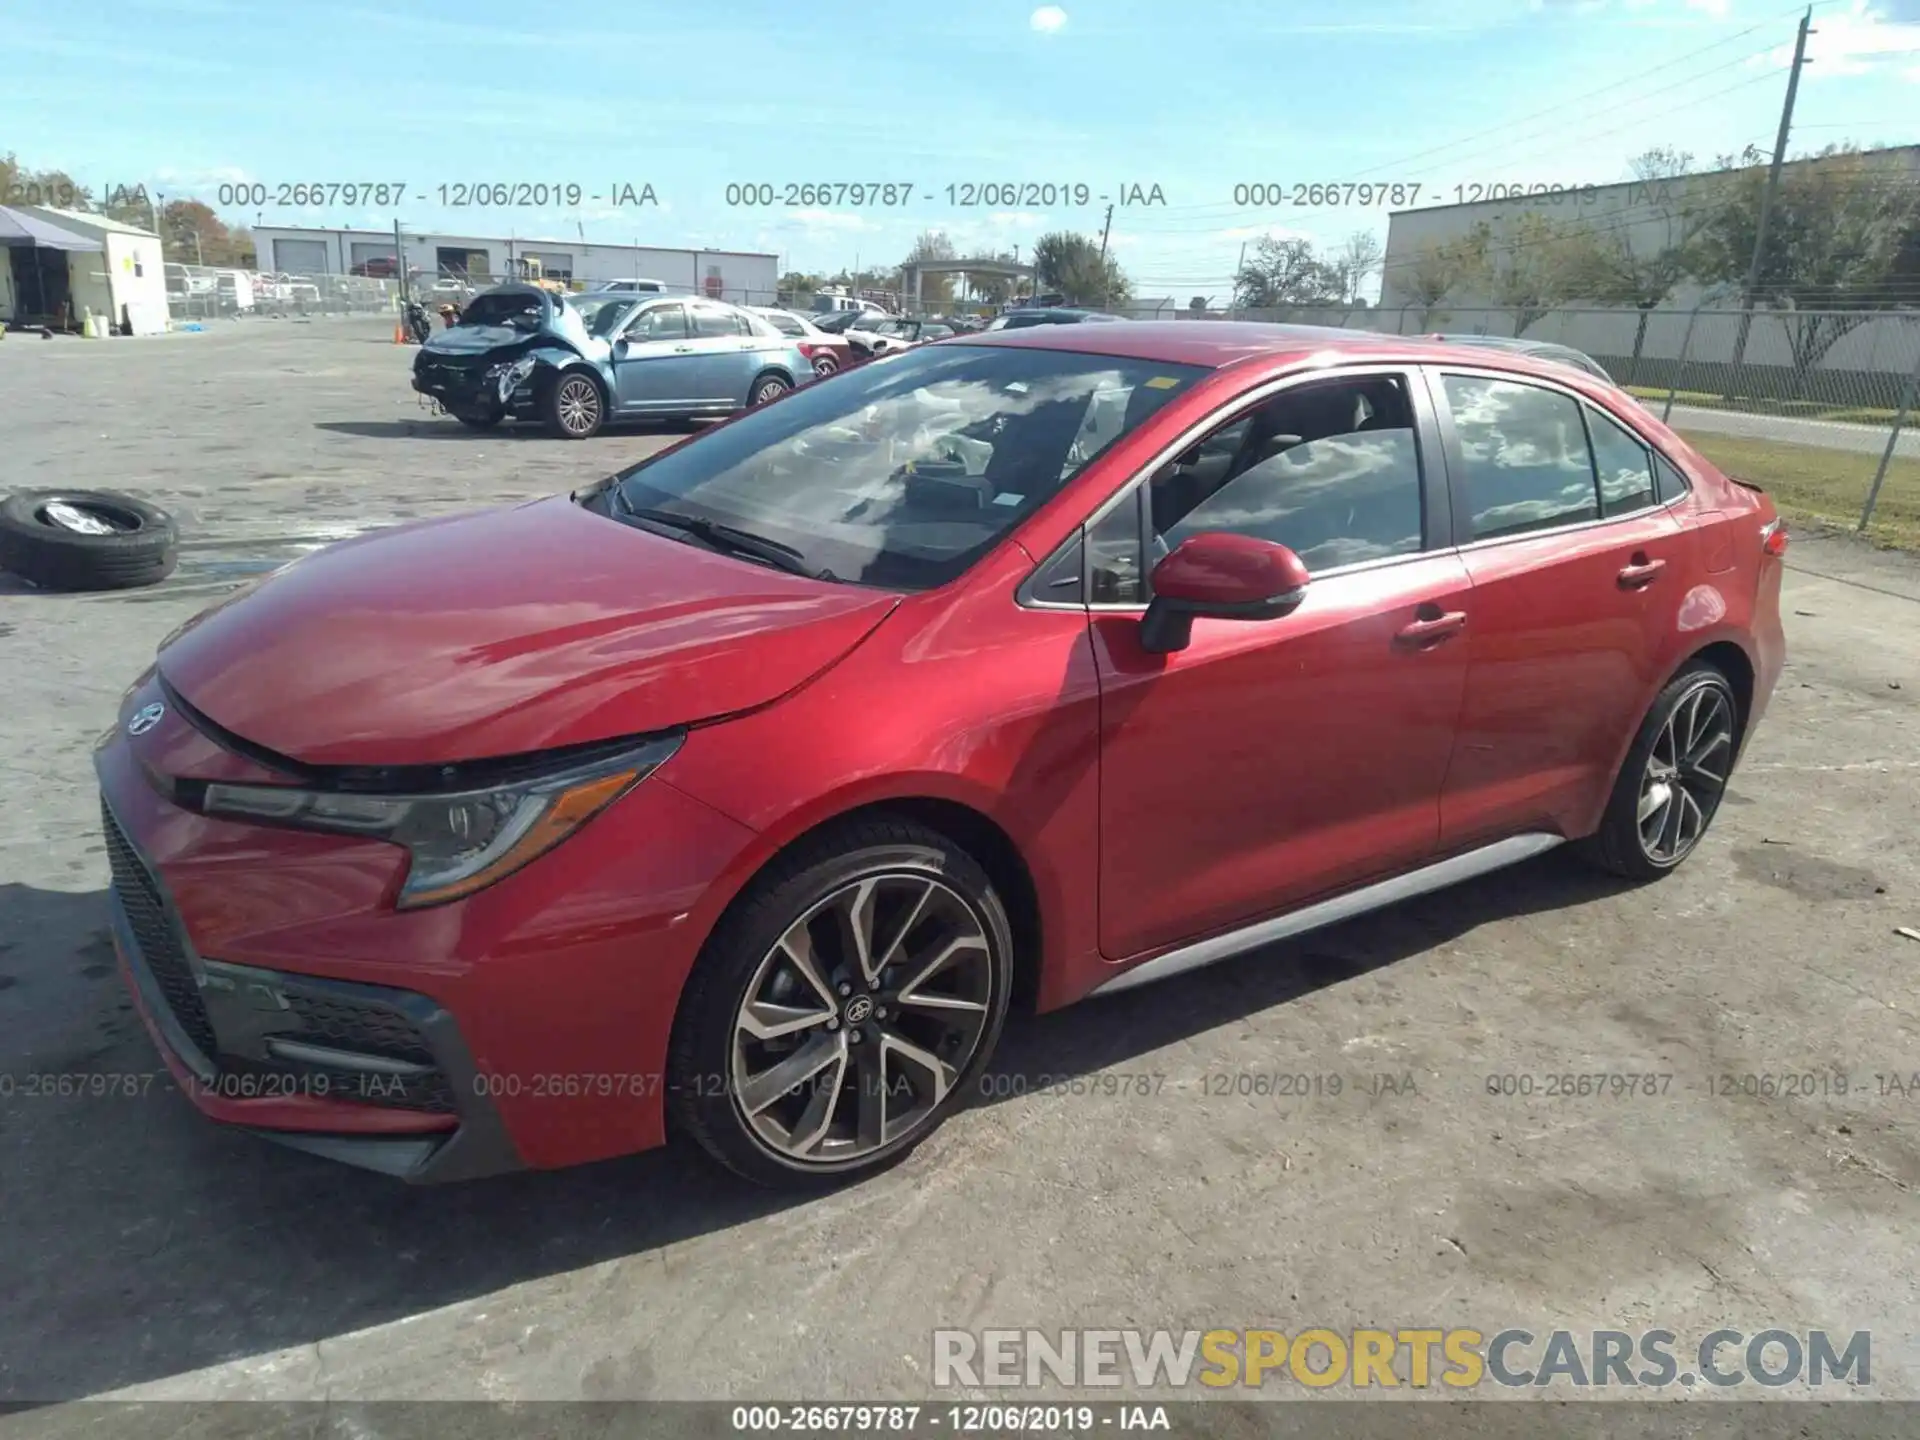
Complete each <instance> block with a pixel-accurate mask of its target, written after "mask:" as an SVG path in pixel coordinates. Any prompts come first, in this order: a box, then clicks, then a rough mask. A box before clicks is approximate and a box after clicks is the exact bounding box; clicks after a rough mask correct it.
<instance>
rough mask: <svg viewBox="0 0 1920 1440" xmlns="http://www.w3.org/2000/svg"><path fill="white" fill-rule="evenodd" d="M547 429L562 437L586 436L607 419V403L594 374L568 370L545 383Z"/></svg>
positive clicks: (581, 437)
mask: <svg viewBox="0 0 1920 1440" xmlns="http://www.w3.org/2000/svg"><path fill="white" fill-rule="evenodd" d="M546 410H547V416H546V419H547V429H548V430H549V431H551V432H552V433H553V434H555V435H558V436H559V437H560V438H561V439H563V440H585V439H587V438H588V437H589V436H592V435H595V434H597V433H599V430H600V427H601V426H602V425H603V424H605V423H606V418H607V407H606V403H605V401H604V400H603V399H602V398H601V395H600V387H599V385H597V384H596V383H595V382H594V380H593V377H592V376H590V375H588V374H586V373H585V372H584V371H581V370H569V371H566V372H565V373H564V374H562V375H560V376H559V377H558V378H557V379H555V380H554V382H553V383H552V384H551V385H549V386H548V387H547V405H546Z"/></svg>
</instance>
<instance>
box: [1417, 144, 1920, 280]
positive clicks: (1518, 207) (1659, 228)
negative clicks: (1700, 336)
mask: <svg viewBox="0 0 1920 1440" xmlns="http://www.w3.org/2000/svg"><path fill="white" fill-rule="evenodd" d="M1862 158H1864V159H1866V160H1868V161H1869V163H1871V164H1873V165H1875V166H1877V167H1880V168H1883V169H1885V170H1886V172H1887V176H1888V181H1889V183H1906V184H1914V183H1920V145H1902V146H1893V147H1889V148H1886V149H1881V150H1872V151H1868V152H1866V153H1865V155H1864V156H1863V157H1862ZM1821 163H1822V162H1821V161H1820V160H1819V159H1807V160H1794V161H1789V162H1788V167H1787V168H1789V169H1797V168H1799V167H1801V166H1804V165H1819V164H1821ZM1725 180H1726V175H1725V172H1700V173H1696V174H1692V175H1680V176H1675V177H1673V178H1671V179H1665V180H1634V181H1628V182H1625V183H1623V184H1618V185H1586V186H1580V185H1574V186H1544V187H1542V186H1533V185H1511V186H1509V185H1501V184H1475V185H1469V186H1456V187H1455V190H1456V191H1457V192H1459V193H1462V194H1464V195H1465V196H1466V197H1467V198H1466V200H1465V201H1464V203H1459V204H1453V205H1430V206H1426V207H1424V208H1421V209H1417V210H1397V211H1395V212H1394V213H1393V214H1392V215H1391V216H1390V217H1389V219H1388V221H1387V248H1386V256H1385V259H1384V263H1383V266H1382V283H1381V296H1380V308H1381V309H1383V310H1392V309H1399V308H1402V307H1414V308H1418V307H1419V303H1420V301H1419V296H1418V295H1417V294H1416V293H1415V288H1416V287H1415V286H1414V285H1413V284H1412V276H1413V273H1414V270H1415V267H1416V266H1417V265H1418V264H1419V262H1420V260H1421V257H1422V256H1423V255H1425V254H1427V253H1429V252H1430V251H1431V250H1432V249H1433V248H1434V247H1436V246H1440V245H1444V244H1446V243H1448V242H1449V241H1455V240H1462V239H1464V238H1466V236H1468V235H1469V234H1471V233H1472V232H1473V229H1474V227H1475V226H1477V225H1481V224H1484V225H1486V227H1487V229H1488V232H1489V235H1490V237H1491V241H1492V244H1493V245H1494V246H1495V247H1496V248H1498V247H1500V246H1502V245H1512V244H1513V243H1515V240H1516V236H1517V233H1518V232H1519V230H1520V227H1521V226H1522V225H1523V224H1524V223H1526V217H1528V216H1536V215H1537V216H1539V217H1540V218H1541V219H1542V220H1545V221H1547V222H1548V223H1549V224H1552V225H1554V226H1563V225H1577V226H1581V227H1584V228H1587V229H1589V230H1591V231H1592V232H1593V233H1594V234H1596V235H1598V236H1601V237H1603V238H1606V239H1607V240H1608V241H1609V242H1611V241H1614V240H1616V239H1617V240H1618V241H1620V242H1621V243H1624V244H1625V245H1626V246H1627V247H1628V248H1629V249H1630V251H1631V252H1632V253H1633V254H1634V255H1635V256H1638V257H1642V258H1646V257H1650V256H1653V255H1657V254H1659V253H1660V252H1661V251H1662V250H1664V249H1666V248H1668V247H1669V246H1672V245H1674V244H1676V243H1677V242H1678V241H1679V240H1680V239H1681V238H1682V236H1683V234H1684V231H1685V228H1686V222H1685V218H1684V217H1685V216H1686V213H1687V211H1688V210H1689V208H1690V207H1693V206H1697V205H1698V204H1700V203H1701V202H1702V201H1703V200H1704V199H1706V198H1708V197H1709V196H1710V195H1711V193H1712V191H1713V188H1714V187H1716V186H1718V185H1721V184H1723V183H1724V182H1725ZM1700 297H1701V287H1699V286H1697V285H1694V284H1691V283H1682V284H1680V285H1678V286H1676V287H1675V288H1674V291H1673V293H1672V294H1671V295H1669V296H1668V297H1667V299H1666V301H1665V303H1664V304H1663V305H1662V306H1661V307H1660V308H1661V309H1664V310H1690V309H1692V308H1693V307H1694V306H1695V305H1696V304H1698V303H1699V301H1700ZM1493 303H1494V302H1493V301H1492V300H1491V299H1490V298H1488V297H1487V296H1485V295H1480V294H1474V293H1471V292H1470V291H1469V290H1467V289H1458V290H1455V291H1453V292H1451V293H1449V294H1448V295H1447V297H1446V306H1447V308H1448V309H1450V310H1471V309H1476V308H1479V307H1483V306H1484V307H1491V306H1492V305H1493Z"/></svg>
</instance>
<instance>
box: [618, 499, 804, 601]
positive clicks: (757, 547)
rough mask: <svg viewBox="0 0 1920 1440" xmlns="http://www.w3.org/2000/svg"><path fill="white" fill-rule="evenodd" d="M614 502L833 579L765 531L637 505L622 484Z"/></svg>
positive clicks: (730, 547)
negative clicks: (737, 528)
mask: <svg viewBox="0 0 1920 1440" xmlns="http://www.w3.org/2000/svg"><path fill="white" fill-rule="evenodd" d="M612 496H613V502H614V506H615V508H616V509H618V510H619V511H620V513H621V514H622V515H630V516H632V517H633V518H634V519H636V520H641V521H646V522H648V523H651V524H654V525H661V526H664V527H666V528H667V529H669V530H678V531H680V532H682V533H683V534H687V535H691V536H693V537H694V538H695V539H697V540H704V541H706V542H707V544H709V545H711V546H712V547H713V548H714V549H716V550H727V551H731V552H732V553H734V554H736V555H747V556H751V557H752V558H753V559H755V560H763V561H765V562H766V563H767V564H769V565H772V566H774V567H775V568H777V569H780V570H785V571H787V572H789V573H790V574H794V575H804V576H806V577H807V578H808V579H809V580H831V579H833V578H834V577H833V575H832V574H831V573H830V572H828V571H825V570H815V569H814V568H813V567H812V566H811V565H809V564H808V563H807V557H806V556H804V555H802V554H801V553H800V552H799V551H798V550H796V549H794V548H793V546H791V545H783V544H781V543H780V542H779V541H778V540H769V539H767V537H766V536H764V535H755V534H753V533H752V532H751V531H748V530H736V529H735V528H734V527H733V526H731V525H723V524H721V523H720V522H719V521H718V520H707V519H703V518H702V517H700V516H698V515H676V514H675V513H674V512H673V511H671V510H654V509H649V508H644V507H635V506H634V505H632V504H629V503H628V501H627V497H626V496H625V495H624V494H622V493H621V490H620V487H619V486H618V485H615V486H614V487H613V492H612Z"/></svg>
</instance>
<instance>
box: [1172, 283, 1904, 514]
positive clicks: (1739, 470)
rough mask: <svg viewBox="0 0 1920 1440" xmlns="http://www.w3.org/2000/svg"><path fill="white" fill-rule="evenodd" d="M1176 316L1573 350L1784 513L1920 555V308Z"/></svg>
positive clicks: (1440, 309)
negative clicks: (1919, 400) (1480, 338)
mask: <svg viewBox="0 0 1920 1440" xmlns="http://www.w3.org/2000/svg"><path fill="white" fill-rule="evenodd" d="M1168 315H1169V318H1170V317H1171V316H1172V315H1178V316H1179V318H1182V319H1192V320H1225V319H1232V320H1262V321H1269V322H1275V323H1282V324H1292V325H1326V326H1335V327H1338V328H1341V329H1346V330H1372V331H1379V332H1384V333H1387V334H1396V335H1484V336H1491V337H1502V338H1513V337H1515V336H1518V337H1521V338H1524V339H1526V340H1529V341H1534V342H1542V343H1547V344H1555V345H1565V346H1568V347H1569V348H1571V349H1574V350H1578V351H1580V352H1582V353H1583V354H1585V355H1588V356H1590V357H1591V358H1592V359H1594V360H1595V361H1597V362H1599V364H1600V365H1601V366H1602V367H1603V368H1604V369H1605V370H1606V371H1607V372H1608V373H1609V374H1610V375H1611V376H1612V377H1613V378H1614V380H1615V381H1617V382H1618V383H1619V384H1620V385H1621V386H1622V387H1624V388H1625V389H1626V390H1628V391H1629V392H1630V393H1632V394H1633V395H1635V396H1636V397H1637V398H1638V399H1639V400H1640V401H1641V403H1642V404H1644V405H1645V406H1647V408H1648V409H1650V410H1651V411H1652V412H1653V413H1654V414H1656V415H1658V416H1660V418H1661V419H1663V420H1665V421H1666V422H1667V423H1668V424H1669V425H1671V426H1673V428H1674V429H1676V430H1678V431H1679V432H1680V433H1681V434H1683V435H1684V436H1686V438H1687V440H1688V441H1689V443H1691V444H1692V445H1694V446H1695V447H1696V448H1697V449H1699V450H1700V451H1701V452H1702V453H1703V454H1705V455H1706V456H1707V457H1708V458H1709V459H1710V460H1712V461H1713V462H1714V463H1715V464H1716V465H1718V466H1719V467H1720V468H1721V469H1723V470H1725V471H1726V472H1727V473H1728V474H1731V475H1737V476H1739V477H1740V478H1742V479H1749V480H1753V481H1755V482H1756V483H1758V484H1760V485H1762V486H1764V487H1765V488H1766V489H1767V490H1768V491H1770V492H1772V493H1773V495H1774V497H1775V500H1776V502H1777V503H1779V504H1780V505H1781V507H1782V508H1783V509H1785V510H1787V511H1789V512H1790V513H1792V514H1795V515H1797V516H1799V517H1801V518H1805V519H1810V520H1815V521H1819V522H1822V523H1828V524H1844V525H1848V526H1851V527H1852V528H1854V529H1857V530H1861V531H1868V532H1871V533H1873V534H1874V535H1875V536H1876V538H1880V539H1884V540H1889V541H1892V542H1894V543H1898V544H1901V545H1903V546H1907V547H1909V548H1920V415H1916V414H1915V413H1914V412H1915V406H1916V388H1920V310H1775V309H1756V310H1753V311H1742V310H1739V309H1724V308H1722V309H1698V310H1649V311H1640V310H1632V309H1578V308H1560V309H1551V310H1517V309H1512V308H1506V309H1464V308H1457V307H1446V306H1436V307H1432V308H1425V307H1421V306H1417V305H1415V306H1405V307H1396V308H1392V309H1374V308H1367V307H1363V306H1355V307H1342V306H1312V307H1306V306H1302V307H1290V308H1279V309H1261V310H1224V311H1221V310H1214V311H1191V310H1184V311H1177V312H1168Z"/></svg>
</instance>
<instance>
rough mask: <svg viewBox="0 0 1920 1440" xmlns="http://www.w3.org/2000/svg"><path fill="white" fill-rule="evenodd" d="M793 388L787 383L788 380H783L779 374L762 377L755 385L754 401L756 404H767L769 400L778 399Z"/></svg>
mask: <svg viewBox="0 0 1920 1440" xmlns="http://www.w3.org/2000/svg"><path fill="white" fill-rule="evenodd" d="M792 388H793V387H792V386H791V385H789V384H787V382H786V381H784V380H782V379H781V378H780V377H779V376H778V375H768V376H766V377H765V378H764V379H762V380H761V381H760V383H759V384H758V385H755V386H754V387H753V401H752V403H753V404H755V405H765V404H767V403H768V402H769V401H773V400H778V399H779V398H780V397H781V396H782V395H784V394H786V393H787V391H789V390H791V389H792Z"/></svg>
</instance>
